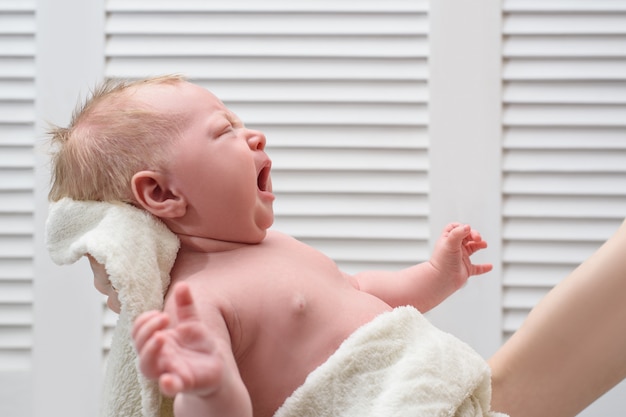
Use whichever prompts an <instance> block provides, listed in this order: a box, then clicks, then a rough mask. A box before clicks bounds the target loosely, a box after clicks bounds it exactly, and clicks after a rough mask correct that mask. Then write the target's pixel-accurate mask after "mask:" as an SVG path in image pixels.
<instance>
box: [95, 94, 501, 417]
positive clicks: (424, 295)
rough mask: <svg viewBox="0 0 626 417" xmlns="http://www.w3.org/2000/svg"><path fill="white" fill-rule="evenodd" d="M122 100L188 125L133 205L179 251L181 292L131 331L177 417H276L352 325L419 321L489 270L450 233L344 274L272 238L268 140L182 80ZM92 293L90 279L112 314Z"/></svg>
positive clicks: (458, 230) (137, 186) (466, 230)
mask: <svg viewBox="0 0 626 417" xmlns="http://www.w3.org/2000/svg"><path fill="white" fill-rule="evenodd" d="M129 101H133V102H141V103H142V105H143V106H146V107H150V108H151V109H153V110H154V111H157V112H160V113H163V114H166V113H167V114H184V115H185V126H184V127H183V128H181V132H180V137H179V138H177V141H175V143H174V144H172V145H170V148H168V151H169V153H170V155H171V158H169V159H168V161H167V162H166V163H165V165H164V166H161V167H158V169H154V168H153V169H146V170H144V171H140V172H137V173H135V174H134V176H133V178H132V181H131V188H132V193H133V196H134V198H135V200H136V204H137V206H140V207H142V208H144V209H145V210H147V211H149V212H150V213H152V214H153V215H155V216H156V217H158V218H160V219H161V220H162V221H163V222H164V223H165V224H166V225H167V227H168V228H169V229H170V230H171V231H173V232H174V233H176V234H177V236H178V237H179V239H180V242H181V248H180V251H179V253H178V257H177V260H176V263H175V265H174V268H173V270H172V271H171V279H172V286H171V288H177V285H178V284H184V285H183V286H182V288H183V290H181V291H182V293H180V292H176V293H174V294H173V295H172V294H171V293H170V294H168V295H167V296H166V300H165V309H164V313H160V312H151V313H148V315H147V316H142V317H140V318H139V319H138V320H137V324H136V326H135V330H134V339H135V343H136V346H137V348H138V351H139V356H140V365H141V370H142V372H143V373H144V374H145V375H146V376H147V377H149V378H154V379H158V380H159V383H160V386H161V389H162V391H163V392H164V393H166V394H168V395H170V396H176V399H175V413H176V415H177V416H178V417H184V416H192V415H202V416H208V415H219V416H222V417H227V416H238V417H242V416H255V417H267V416H271V415H272V414H273V413H274V412H275V411H276V409H277V408H278V407H279V406H280V405H281V404H282V403H283V402H284V400H285V399H286V398H287V397H288V396H289V395H290V394H291V393H292V392H293V391H294V390H295V389H296V388H297V387H298V386H299V385H301V384H302V383H303V382H304V379H305V377H306V376H307V375H308V374H309V373H310V372H311V371H312V370H313V369H315V368H316V367H317V366H319V365H320V364H322V363H323V362H324V361H325V360H326V359H327V358H328V357H329V356H330V355H331V354H332V353H333V352H334V351H335V350H336V349H337V348H338V347H339V345H340V343H341V342H342V341H343V340H345V339H346V338H347V337H348V336H349V335H350V334H351V333H353V332H354V331H355V330H356V329H357V328H358V327H360V326H361V325H363V324H364V323H367V322H369V321H371V320H372V319H373V318H374V317H375V316H377V315H379V314H381V313H383V312H386V311H389V310H391V309H392V308H393V307H395V306H400V305H413V306H415V307H416V308H417V309H419V310H421V311H427V310H429V309H431V308H432V307H434V306H435V305H437V304H439V303H440V302H441V301H442V300H444V299H445V298H446V297H448V296H449V295H450V294H452V293H453V292H455V291H456V290H458V289H459V288H460V287H461V286H462V285H463V284H465V282H466V281H467V280H468V278H469V277H470V276H472V275H478V274H483V273H485V272H488V271H489V270H491V268H492V267H491V265H489V264H479V265H475V264H472V262H471V261H470V256H471V255H472V254H474V253H475V252H476V251H478V250H481V249H484V248H485V247H486V246H487V244H486V242H485V241H483V240H482V238H481V237H480V234H479V233H478V232H476V231H475V230H472V229H471V227H469V226H468V225H461V224H456V223H454V224H450V225H449V226H448V227H446V228H445V230H444V231H443V233H442V236H441V238H440V239H439V241H438V243H437V245H436V247H435V250H434V253H433V257H432V258H431V260H430V261H428V262H424V263H421V264H418V265H415V266H413V267H410V268H407V269H405V270H402V271H398V272H384V271H372V272H365V273H362V274H358V275H355V276H348V275H346V274H344V273H343V272H341V271H340V270H339V269H338V268H337V266H336V264H335V263H334V262H333V261H331V260H330V259H329V258H328V257H327V256H325V255H323V254H321V253H320V252H318V251H316V250H314V249H313V248H311V247H309V246H307V245H304V244H302V243H301V242H298V241H297V240H295V239H292V238H290V237H288V236H286V235H284V234H281V233H278V232H273V231H272V232H270V231H268V229H269V228H270V227H271V225H272V223H273V220H274V213H273V206H272V205H273V201H274V194H273V193H272V183H271V177H270V170H271V160H270V158H269V157H268V155H267V154H266V153H265V144H266V138H265V136H264V135H263V133H262V132H259V131H256V130H252V129H248V128H247V127H245V125H244V124H243V122H242V121H241V120H239V118H238V117H237V116H236V115H235V114H234V113H232V112H231V111H230V110H229V109H228V108H226V106H224V104H223V103H222V102H221V101H220V100H219V99H218V98H217V97H215V96H214V95H212V94H211V93H210V92H208V91H207V90H205V89H203V88H200V87H198V86H195V85H193V84H190V83H187V82H180V83H177V84H175V85H159V86H154V85H152V86H150V87H143V88H142V87H137V88H135V89H133V90H132V91H131V92H129ZM99 277H100V278H102V274H100V276H99ZM100 281H101V280H100V279H99V278H98V274H96V283H97V285H98V288H99V289H101V290H103V291H106V293H107V295H109V299H110V300H109V303H110V304H111V305H115V300H111V298H115V293H114V291H111V290H112V289H111V288H109V287H107V285H106V283H102V282H100ZM186 291H187V292H186ZM189 293H191V294H193V297H194V298H195V299H196V300H197V303H196V304H195V307H193V308H192V307H191V306H190V305H191V304H190V294H189ZM187 319H188V320H187ZM187 353H189V355H187ZM277 370H280V371H279V372H277Z"/></svg>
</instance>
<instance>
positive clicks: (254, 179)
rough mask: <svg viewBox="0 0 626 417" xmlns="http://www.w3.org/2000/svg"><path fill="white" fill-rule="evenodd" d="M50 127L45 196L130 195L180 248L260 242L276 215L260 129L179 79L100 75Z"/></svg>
mask: <svg viewBox="0 0 626 417" xmlns="http://www.w3.org/2000/svg"><path fill="white" fill-rule="evenodd" d="M51 133H52V137H53V143H54V144H56V145H57V149H56V152H55V153H54V154H53V158H52V165H53V167H52V168H53V177H52V178H53V184H52V189H51V191H50V200H52V201H57V200H59V199H61V198H63V197H70V198H72V199H74V200H96V201H124V202H128V203H131V204H133V205H136V206H137V207H141V208H143V209H145V210H147V211H149V212H150V213H152V214H153V215H155V216H156V217H158V218H160V219H161V220H163V221H164V222H165V224H166V225H167V226H168V227H169V228H170V230H172V231H173V232H174V233H176V234H178V235H179V237H180V238H181V241H182V245H183V246H185V242H184V241H183V240H184V238H186V237H189V238H201V239H203V240H205V241H206V240H210V241H215V242H235V243H241V244H254V243H258V242H260V241H261V240H262V239H263V238H264V237H265V234H266V231H267V229H268V228H269V227H270V226H271V224H272V222H273V220H274V215H273V209H272V203H273V200H274V195H273V194H272V186H271V179H270V167H271V161H270V159H269V157H268V156H267V155H266V153H265V141H266V139H265V136H264V135H263V133H261V132H259V131H256V130H253V129H249V128H247V127H246V126H245V125H244V124H243V122H242V121H241V120H240V119H239V118H238V117H237V116H236V115H235V114H234V113H233V112H232V111H230V110H229V109H228V108H227V107H226V106H225V105H224V103H222V102H221V101H220V100H219V98H217V97H216V96H215V95H213V94H212V93H210V92H209V91H208V90H206V89H204V88H202V87H200V86H198V85H194V84H191V83H189V82H187V81H185V80H183V79H181V78H179V77H161V78H153V79H149V80H145V81H137V82H133V83H124V82H114V83H111V82H109V83H105V84H104V85H103V86H102V87H100V88H98V89H97V90H96V91H95V92H94V94H93V96H92V97H91V98H90V99H89V100H88V101H87V102H86V104H84V105H83V106H82V107H81V108H79V109H78V110H77V111H76V112H75V114H74V116H73V118H72V121H71V123H70V125H69V127H67V128H54V129H53V130H52V131H51Z"/></svg>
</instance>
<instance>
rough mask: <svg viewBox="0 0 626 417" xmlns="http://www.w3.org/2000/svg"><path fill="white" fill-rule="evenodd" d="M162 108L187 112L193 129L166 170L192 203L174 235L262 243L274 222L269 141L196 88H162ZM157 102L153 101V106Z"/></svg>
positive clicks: (188, 85)
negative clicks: (267, 151)
mask: <svg viewBox="0 0 626 417" xmlns="http://www.w3.org/2000/svg"><path fill="white" fill-rule="evenodd" d="M159 95H160V96H161V97H158V98H157V99H158V101H156V103H159V104H158V105H157V107H159V108H162V110H163V111H172V112H178V113H180V112H184V113H185V114H186V115H187V117H188V119H187V120H188V124H187V126H186V127H184V128H183V130H182V133H181V139H180V140H179V142H177V143H175V144H174V145H173V146H172V155H171V159H170V161H169V162H168V164H167V167H166V174H167V175H168V178H169V181H170V185H171V187H172V188H171V189H172V190H175V192H176V193H177V194H178V195H180V196H182V197H183V198H184V199H185V200H186V202H187V211H186V217H185V219H184V224H183V223H180V224H179V225H178V226H176V225H175V226H171V225H170V226H171V227H178V228H179V229H178V230H174V229H173V231H174V232H176V233H179V234H184V235H192V236H198V237H203V238H209V239H215V240H219V241H228V242H238V243H258V242H260V241H261V240H262V239H263V238H264V237H265V234H266V231H267V229H268V228H269V227H270V226H271V225H272V223H273V221H274V213H273V208H272V205H273V201H274V194H273V193H272V184H271V179H270V168H271V160H270V158H269V157H268V156H267V154H266V153H265V142H266V139H265V135H264V134H263V133H261V132H259V131H256V130H251V129H248V128H246V127H245V126H244V124H243V123H242V121H241V120H239V118H238V117H237V116H236V115H235V114H234V113H233V112H231V111H230V110H229V109H228V108H226V106H225V105H224V104H223V103H222V102H221V101H220V100H219V99H218V98H217V97H215V96H214V95H213V94H211V93H210V92H209V91H207V90H206V89H204V88H202V87H200V86H197V85H194V84H191V83H187V82H184V83H180V84H178V85H176V86H175V87H171V86H170V87H165V88H160V90H159ZM153 102H154V101H153Z"/></svg>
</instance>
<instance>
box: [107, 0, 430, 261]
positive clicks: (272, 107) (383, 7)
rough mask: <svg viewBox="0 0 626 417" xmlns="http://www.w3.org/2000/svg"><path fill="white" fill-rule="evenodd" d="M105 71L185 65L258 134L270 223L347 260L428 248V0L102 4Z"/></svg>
mask: <svg viewBox="0 0 626 417" xmlns="http://www.w3.org/2000/svg"><path fill="white" fill-rule="evenodd" d="M107 13H108V20H107V25H106V35H107V39H108V41H107V46H106V60H107V61H106V62H107V64H106V74H105V76H106V77H108V78H116V77H121V78H135V77H142V76H145V75H146V74H163V73H172V72H175V73H184V74H185V75H187V76H188V77H190V79H191V81H193V82H196V83H199V84H201V85H203V86H206V87H207V88H208V89H210V90H211V91H213V92H214V93H216V94H217V95H218V96H219V97H220V98H221V99H222V100H223V101H224V102H225V103H226V105H227V106H229V107H230V108H231V109H232V110H233V111H234V112H235V113H237V114H238V115H239V116H240V117H241V118H242V119H243V121H244V122H245V123H246V124H247V125H248V126H250V127H251V128H255V129H259V130H262V131H263V132H265V133H266V135H267V138H268V146H267V151H268V154H269V155H270V157H271V158H272V159H273V163H274V165H273V174H272V176H273V184H274V191H275V193H276V195H277V200H276V203H275V213H276V221H275V228H277V229H279V230H281V231H284V232H286V233H289V234H291V235H293V236H295V237H296V238H298V239H300V240H302V241H304V242H307V243H309V244H311V245H313V246H315V247H317V248H319V249H320V250H322V251H323V252H324V253H326V254H328V255H330V256H331V257H333V258H334V259H335V260H336V261H337V262H338V263H339V264H340V266H341V267H342V268H343V269H344V270H346V271H356V270H361V269H364V268H394V269H397V268H400V267H403V266H407V265H409V264H412V263H415V262H416V261H418V260H424V259H426V258H427V256H428V239H429V236H428V204H427V198H428V195H427V192H428V185H427V173H428V161H427V142H428V138H427V102H428V92H427V57H428V45H427V30H428V24H427V5H426V2H424V1H398V0H396V1H387V2H378V1H360V2H354V1H333V2H329V1H321V2H320V1H298V2H288V1H278V0H274V1H265V2H258V1H251V0H250V1H241V0H240V1H231V2H224V3H218V2H206V1H173V0H172V1H160V2H154V1H152V2H145V1H128V0H123V1H122V0H118V1H113V0H112V1H109V2H108V3H107Z"/></svg>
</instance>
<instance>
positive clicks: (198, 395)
mask: <svg viewBox="0 0 626 417" xmlns="http://www.w3.org/2000/svg"><path fill="white" fill-rule="evenodd" d="M174 304H175V308H174V310H175V313H174V314H175V317H170V316H169V315H168V314H167V313H163V312H159V311H150V312H148V313H145V314H142V315H141V316H139V317H138V318H137V320H136V321H135V324H134V327H133V333H132V335H133V339H134V341H135V345H136V347H137V351H138V354H139V367H140V369H141V372H142V373H143V374H144V375H145V376H146V377H147V378H150V379H156V380H158V382H159V387H160V389H161V391H162V392H163V394H165V395H167V396H170V397H174V396H175V397H176V399H175V402H174V412H175V414H176V416H177V417H186V416H209V415H211V416H212V415H216V416H249V417H252V406H251V403H250V397H249V395H248V392H247V390H246V388H245V386H244V385H243V382H242V381H241V378H240V376H239V372H238V370H237V365H236V363H235V360H234V358H233V355H232V351H231V349H230V342H229V341H228V336H227V334H228V333H227V331H226V335H224V331H225V330H224V329H221V330H220V329H215V330H216V331H212V330H214V329H211V328H210V327H209V326H208V325H207V324H206V323H205V322H204V321H202V320H201V318H200V317H199V314H198V311H197V309H196V306H195V305H194V303H193V299H192V296H191V291H190V289H189V287H188V286H187V285H186V284H184V283H180V284H177V285H176V286H175V287H174ZM172 322H174V323H173V325H172Z"/></svg>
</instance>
